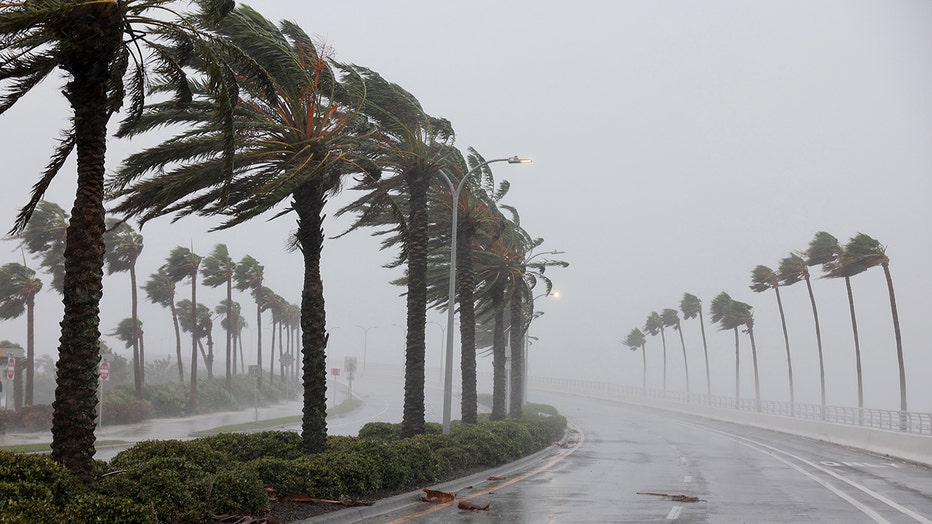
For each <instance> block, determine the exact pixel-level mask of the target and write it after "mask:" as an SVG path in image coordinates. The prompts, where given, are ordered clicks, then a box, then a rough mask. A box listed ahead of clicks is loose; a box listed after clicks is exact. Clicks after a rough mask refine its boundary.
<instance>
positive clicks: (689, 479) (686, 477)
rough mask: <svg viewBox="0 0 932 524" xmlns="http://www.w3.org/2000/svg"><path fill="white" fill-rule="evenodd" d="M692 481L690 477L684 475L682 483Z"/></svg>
mask: <svg viewBox="0 0 932 524" xmlns="http://www.w3.org/2000/svg"><path fill="white" fill-rule="evenodd" d="M692 481H693V477H692V476H691V475H686V476H685V477H683V482H684V483H685V484H689V483H690V482H692Z"/></svg>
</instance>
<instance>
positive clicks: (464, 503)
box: [457, 500, 489, 511]
mask: <svg viewBox="0 0 932 524" xmlns="http://www.w3.org/2000/svg"><path fill="white" fill-rule="evenodd" d="M457 507H459V508H460V509H468V510H471V511H489V504H486V505H485V506H480V505H478V504H473V503H472V502H469V501H468V500H461V501H460V503H459V504H458V505H457Z"/></svg>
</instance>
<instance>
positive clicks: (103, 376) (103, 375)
mask: <svg viewBox="0 0 932 524" xmlns="http://www.w3.org/2000/svg"><path fill="white" fill-rule="evenodd" d="M100 380H110V363H109V362H106V361H104V362H101V363H100Z"/></svg>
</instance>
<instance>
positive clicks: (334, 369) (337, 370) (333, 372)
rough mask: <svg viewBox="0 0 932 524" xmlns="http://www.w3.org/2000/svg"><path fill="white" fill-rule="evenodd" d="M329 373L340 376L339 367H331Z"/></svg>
mask: <svg viewBox="0 0 932 524" xmlns="http://www.w3.org/2000/svg"><path fill="white" fill-rule="evenodd" d="M330 374H331V375H333V376H335V377H337V376H340V368H333V369H331V370H330Z"/></svg>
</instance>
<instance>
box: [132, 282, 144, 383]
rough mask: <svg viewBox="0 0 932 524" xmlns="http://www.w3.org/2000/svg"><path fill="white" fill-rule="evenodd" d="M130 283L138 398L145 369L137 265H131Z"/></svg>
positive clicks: (135, 380) (134, 381)
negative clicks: (141, 340)
mask: <svg viewBox="0 0 932 524" xmlns="http://www.w3.org/2000/svg"><path fill="white" fill-rule="evenodd" d="M129 284H130V286H131V287H132V293H131V300H132V302H133V304H132V316H133V385H134V386H135V387H136V398H137V399H141V398H142V385H143V383H145V370H144V368H143V359H142V349H141V348H140V346H139V311H138V308H137V303H138V300H139V297H138V295H137V289H136V265H135V264H132V265H130V266H129Z"/></svg>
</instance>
